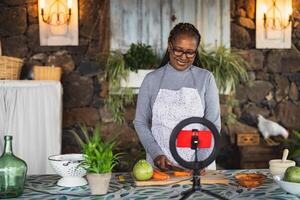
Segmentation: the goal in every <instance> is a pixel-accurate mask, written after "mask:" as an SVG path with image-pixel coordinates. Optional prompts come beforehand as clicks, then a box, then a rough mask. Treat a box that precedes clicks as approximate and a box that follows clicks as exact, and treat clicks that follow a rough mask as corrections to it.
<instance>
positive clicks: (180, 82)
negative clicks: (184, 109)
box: [134, 64, 221, 160]
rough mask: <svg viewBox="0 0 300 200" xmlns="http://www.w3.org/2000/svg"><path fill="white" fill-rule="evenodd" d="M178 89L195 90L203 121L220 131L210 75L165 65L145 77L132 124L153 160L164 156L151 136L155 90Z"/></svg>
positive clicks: (216, 104) (215, 89)
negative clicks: (200, 101) (199, 98)
mask: <svg viewBox="0 0 300 200" xmlns="http://www.w3.org/2000/svg"><path fill="white" fill-rule="evenodd" d="M164 70H166V71H165V73H164ZM163 76H164V77H163ZM162 77H163V79H162ZM194 81H195V83H194ZM182 87H189V88H196V89H197V90H198V92H199V95H200V97H201V100H202V102H203V104H204V105H203V106H204V116H203V117H204V118H206V119H207V120H210V121H211V122H213V123H214V124H215V126H216V127H217V129H218V130H219V131H220V129H221V120H220V104H219V95H218V88H217V86H216V83H215V79H214V77H213V75H212V73H211V72H209V71H207V70H205V69H201V68H199V67H196V66H190V67H189V68H188V69H186V70H184V71H178V70H176V69H175V68H174V67H172V66H171V65H170V64H167V65H165V66H164V67H161V68H159V69H157V70H155V71H153V72H151V73H149V74H147V76H146V77H145V79H144V81H143V83H142V85H141V87H140V90H139V94H138V100H137V107H136V114H135V120H134V126H135V130H136V132H137V134H138V137H139V139H140V141H141V143H142V145H143V146H144V148H145V150H146V152H147V153H149V154H150V156H151V158H152V159H153V160H154V159H155V158H156V157H157V156H158V155H163V154H164V153H163V152H162V150H161V148H160V146H159V145H158V144H157V142H156V141H155V139H154V137H153V135H152V133H151V123H152V108H153V104H154V101H155V99H156V96H157V94H158V91H159V89H169V90H179V89H181V88H182Z"/></svg>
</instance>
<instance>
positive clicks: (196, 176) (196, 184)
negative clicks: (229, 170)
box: [180, 129, 228, 200]
mask: <svg viewBox="0 0 300 200" xmlns="http://www.w3.org/2000/svg"><path fill="white" fill-rule="evenodd" d="M197 132H198V130H196V129H193V135H192V141H191V143H192V145H191V149H193V150H195V162H194V169H193V180H192V181H193V186H192V188H191V189H188V190H186V191H184V192H182V193H181V195H182V197H181V198H180V199H181V200H183V199H187V198H188V197H189V196H191V195H192V194H193V193H194V192H202V193H205V194H207V195H210V196H213V197H215V198H217V199H221V200H228V199H227V198H225V197H222V196H220V195H218V194H214V193H212V192H211V191H209V190H205V189H202V188H201V183H200V171H201V170H202V169H203V168H204V167H203V166H200V163H199V162H198V155H197V153H198V151H197V149H198V148H197V146H198V143H199V140H198V139H199V138H198V133H197Z"/></svg>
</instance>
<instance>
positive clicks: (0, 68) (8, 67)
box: [0, 42, 23, 80]
mask: <svg viewBox="0 0 300 200" xmlns="http://www.w3.org/2000/svg"><path fill="white" fill-rule="evenodd" d="M1 55H2V52H1V42H0V80H18V79H20V74H21V69H22V65H23V60H22V59H20V58H15V57H8V56H1Z"/></svg>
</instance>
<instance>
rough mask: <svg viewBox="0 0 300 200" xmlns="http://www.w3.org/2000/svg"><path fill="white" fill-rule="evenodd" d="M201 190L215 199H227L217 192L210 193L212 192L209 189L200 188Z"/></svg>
mask: <svg viewBox="0 0 300 200" xmlns="http://www.w3.org/2000/svg"><path fill="white" fill-rule="evenodd" d="M201 192H203V193H205V194H207V195H210V196H213V197H215V198H217V199H221V200H228V199H227V198H225V197H222V196H220V195H218V194H215V193H212V192H211V191H209V190H203V189H202V190H201Z"/></svg>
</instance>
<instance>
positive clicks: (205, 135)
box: [176, 130, 212, 149]
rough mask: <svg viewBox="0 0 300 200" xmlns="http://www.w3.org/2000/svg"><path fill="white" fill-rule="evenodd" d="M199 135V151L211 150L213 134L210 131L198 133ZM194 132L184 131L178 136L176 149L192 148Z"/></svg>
mask: <svg viewBox="0 0 300 200" xmlns="http://www.w3.org/2000/svg"><path fill="white" fill-rule="evenodd" d="M196 133H197V134H198V140H199V142H198V146H197V148H198V149H202V148H210V147H211V138H212V133H211V131H209V130H203V131H197V132H196ZM192 135H193V131H192V130H182V131H180V133H179V134H178V136H177V140H176V147H179V148H188V147H192Z"/></svg>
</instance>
